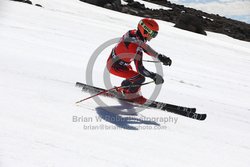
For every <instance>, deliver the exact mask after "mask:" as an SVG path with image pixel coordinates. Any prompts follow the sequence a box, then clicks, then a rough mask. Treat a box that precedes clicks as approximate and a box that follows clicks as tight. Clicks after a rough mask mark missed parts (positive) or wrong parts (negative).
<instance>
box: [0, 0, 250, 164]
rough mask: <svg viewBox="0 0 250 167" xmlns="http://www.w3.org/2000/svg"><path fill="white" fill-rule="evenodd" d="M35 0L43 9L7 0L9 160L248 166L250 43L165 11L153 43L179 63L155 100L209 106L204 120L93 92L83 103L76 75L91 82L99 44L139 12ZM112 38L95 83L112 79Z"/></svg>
mask: <svg viewBox="0 0 250 167" xmlns="http://www.w3.org/2000/svg"><path fill="white" fill-rule="evenodd" d="M33 2H34V3H40V4H41V5H42V6H43V8H40V7H37V6H34V5H28V4H25V3H19V2H14V1H9V0H2V1H1V2H0V46H1V49H0V75H1V80H0V92H1V95H0V108H1V110H0V126H1V128H0V143H1V144H0V166H1V167H13V166H18V167H45V166H46V167H52V166H53V167H68V166H89V167H96V166H108V167H117V166H128V167H134V166H144V167H152V166H157V167H166V166H171V167H183V166H186V167H201V166H202V167H211V166H213V167H235V166H240V167H248V166H249V164H250V159H249V155H250V134H249V131H250V103H249V99H250V84H249V83H250V75H249V73H250V43H249V42H244V41H240V40H236V39H233V38H230V37H228V36H225V35H222V34H216V33H212V32H207V34H208V35H207V36H203V35H199V34H195V33H191V32H188V31H184V30H181V29H177V28H175V27H173V24H172V23H167V22H163V21H160V20H157V22H158V23H159V25H160V32H159V35H158V36H157V38H155V39H153V40H152V41H150V42H149V43H148V44H149V45H150V46H152V47H153V48H154V49H155V50H157V51H158V52H160V53H163V54H165V55H167V56H169V57H171V59H172V61H173V64H172V66H171V67H167V66H164V67H163V72H164V80H165V82H164V84H163V86H162V89H161V92H160V94H159V96H158V97H157V99H156V100H158V101H163V102H168V103H173V104H179V105H183V106H187V107H196V108H197V112H199V113H206V114H207V119H206V120H205V121H197V120H193V119H190V118H185V117H182V116H178V115H175V114H172V113H169V112H163V111H159V110H154V109H146V110H144V111H142V112H139V113H137V115H136V113H135V112H133V111H134V110H135V108H134V106H131V105H129V104H120V102H118V101H117V100H115V99H111V98H105V97H101V100H103V102H105V103H106V104H107V105H108V106H106V107H104V106H99V105H98V104H96V102H95V101H94V100H93V99H90V100H88V101H85V102H82V103H81V104H79V105H75V102H76V101H77V100H80V99H82V98H86V97H88V96H89V94H88V93H84V92H81V89H80V88H76V87H75V82H77V81H79V82H84V83H86V68H87V65H88V62H89V60H90V58H91V55H92V54H93V52H94V51H95V50H96V49H97V48H98V47H99V46H101V45H102V44H103V43H105V42H106V41H108V40H111V39H114V38H118V37H121V36H122V35H123V34H124V33H125V32H127V31H128V30H129V29H134V28H136V26H137V23H138V22H139V20H140V19H141V18H140V17H136V16H131V15H126V14H122V13H118V12H115V11H111V10H107V9H103V8H100V7H96V6H93V5H90V4H86V3H83V2H80V1H78V0H73V1H72V0H33ZM114 45H115V44H113V45H111V46H109V47H107V48H105V49H104V50H103V51H102V52H101V54H100V55H99V56H98V58H97V61H96V63H95V65H94V68H93V83H94V85H95V86H98V87H103V88H104V87H105V84H104V78H105V77H104V76H103V71H104V69H105V62H106V59H107V57H108V56H109V53H110V51H111V48H112V47H113V46H114ZM144 59H147V60H152V59H151V58H150V57H149V56H147V55H145V56H144ZM144 65H145V67H146V68H147V69H149V70H152V71H155V70H156V69H155V65H154V64H152V63H146V62H145V63H144ZM147 81H150V79H148V80H147ZM111 82H112V84H113V85H119V84H120V82H121V78H118V77H115V76H111ZM154 88H155V85H154V84H150V85H147V86H144V87H143V88H142V94H143V95H144V96H145V97H150V95H151V94H152V92H153V90H154ZM112 106H116V109H117V110H118V109H119V110H120V112H118V111H117V112H113V111H111V107H112Z"/></svg>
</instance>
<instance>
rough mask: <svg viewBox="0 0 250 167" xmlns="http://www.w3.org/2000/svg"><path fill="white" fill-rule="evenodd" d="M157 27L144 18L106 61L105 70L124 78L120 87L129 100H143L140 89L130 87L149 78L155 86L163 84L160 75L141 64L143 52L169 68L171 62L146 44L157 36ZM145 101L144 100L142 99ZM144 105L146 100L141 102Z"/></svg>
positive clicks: (124, 36)
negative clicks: (122, 87)
mask: <svg viewBox="0 0 250 167" xmlns="http://www.w3.org/2000/svg"><path fill="white" fill-rule="evenodd" d="M158 31H159V26H158V24H157V23H156V21H155V20H153V19H150V18H144V19H142V20H141V21H140V22H139V23H138V27H137V30H130V31H128V32H127V33H126V34H124V35H123V37H122V38H121V39H120V41H119V43H118V44H117V45H116V46H115V47H114V48H113V49H112V52H111V54H110V56H109V58H108V60H107V68H108V70H109V72H110V73H111V74H113V75H116V76H119V77H122V78H125V80H123V81H122V83H121V86H126V88H124V89H123V90H122V92H123V94H125V95H128V97H129V94H130V95H132V97H131V96H130V97H129V98H130V99H135V98H138V97H139V98H143V97H142V96H140V93H139V92H140V87H139V86H137V87H131V85H133V84H134V85H140V84H142V83H143V82H144V81H145V77H149V78H151V79H153V80H154V81H155V84H156V85H158V84H162V83H163V82H164V80H163V78H162V76H161V75H159V74H156V73H154V72H150V71H148V70H147V69H146V68H145V67H144V66H143V63H142V58H143V52H145V53H146V54H148V55H149V56H153V57H155V58H157V59H159V61H161V62H162V63H163V64H164V65H168V66H170V65H171V63H172V61H171V59H170V58H168V57H166V56H164V55H163V54H159V53H157V52H156V51H155V50H153V49H152V48H151V47H150V46H149V45H147V44H146V42H147V41H150V40H151V39H152V38H155V37H156V36H157V34H158ZM132 61H134V63H135V67H136V69H135V70H134V69H132V67H131V65H130V63H131V62H132ZM144 99H145V98H144ZM142 101H143V102H142V103H144V102H145V101H146V100H142Z"/></svg>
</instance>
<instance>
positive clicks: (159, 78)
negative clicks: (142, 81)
mask: <svg viewBox="0 0 250 167" xmlns="http://www.w3.org/2000/svg"><path fill="white" fill-rule="evenodd" d="M152 79H153V80H154V81H155V84H156V85H159V84H162V83H163V82H164V79H163V78H162V76H160V75H159V74H155V76H154V77H153V78H152Z"/></svg>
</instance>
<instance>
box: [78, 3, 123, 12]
mask: <svg viewBox="0 0 250 167" xmlns="http://www.w3.org/2000/svg"><path fill="white" fill-rule="evenodd" d="M80 1H82V2H86V3H90V4H92V5H97V6H100V7H104V8H107V9H111V10H116V11H120V10H121V0H80Z"/></svg>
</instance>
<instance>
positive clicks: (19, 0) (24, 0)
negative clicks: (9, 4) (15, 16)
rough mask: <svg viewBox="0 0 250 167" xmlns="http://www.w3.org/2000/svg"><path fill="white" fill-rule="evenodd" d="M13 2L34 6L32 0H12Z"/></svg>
mask: <svg viewBox="0 0 250 167" xmlns="http://www.w3.org/2000/svg"><path fill="white" fill-rule="evenodd" d="M12 1H17V2H23V3H27V4H30V5H32V2H31V1H30V0H12Z"/></svg>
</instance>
